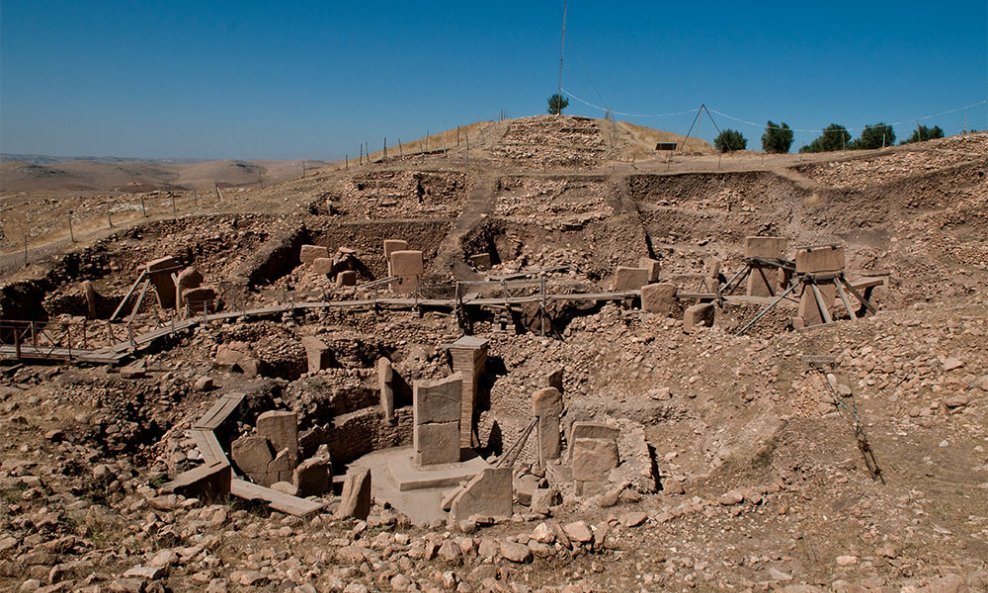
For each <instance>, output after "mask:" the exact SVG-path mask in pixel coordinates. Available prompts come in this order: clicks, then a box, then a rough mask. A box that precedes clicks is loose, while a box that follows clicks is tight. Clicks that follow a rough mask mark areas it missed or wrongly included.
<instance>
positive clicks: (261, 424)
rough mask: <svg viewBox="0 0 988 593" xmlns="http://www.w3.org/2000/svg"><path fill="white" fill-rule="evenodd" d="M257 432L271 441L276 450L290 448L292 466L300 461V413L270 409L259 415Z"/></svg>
mask: <svg viewBox="0 0 988 593" xmlns="http://www.w3.org/2000/svg"><path fill="white" fill-rule="evenodd" d="M257 434H258V435H260V436H262V437H264V438H266V439H267V440H268V441H270V443H271V446H272V447H273V448H274V450H275V451H278V452H280V451H282V450H284V449H287V450H288V456H289V457H290V458H291V460H292V467H294V466H295V464H296V463H298V414H296V413H295V412H291V411H288V410H269V411H267V412H264V413H263V414H261V415H260V416H258V417H257Z"/></svg>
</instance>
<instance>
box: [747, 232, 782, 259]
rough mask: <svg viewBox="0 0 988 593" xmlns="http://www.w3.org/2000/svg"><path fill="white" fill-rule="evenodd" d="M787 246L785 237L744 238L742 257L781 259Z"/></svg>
mask: <svg viewBox="0 0 988 593" xmlns="http://www.w3.org/2000/svg"><path fill="white" fill-rule="evenodd" d="M788 246H789V239H787V238H785V237H761V236H754V237H745V238H744V256H745V257H764V258H766V259H782V257H783V256H784V255H785V252H786V248H787V247H788Z"/></svg>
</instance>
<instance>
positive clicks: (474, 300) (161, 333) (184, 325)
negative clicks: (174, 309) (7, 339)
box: [0, 290, 641, 364]
mask: <svg viewBox="0 0 988 593" xmlns="http://www.w3.org/2000/svg"><path fill="white" fill-rule="evenodd" d="M639 297H641V291H640V290H626V291H616V292H593V293H569V294H543V295H539V294H534V295H522V296H514V295H506V296H503V297H478V296H466V297H464V298H462V299H460V300H459V301H458V300H457V299H419V298H414V297H385V298H373V299H353V300H345V301H303V302H297V303H282V304H278V305H269V306H266V307H258V308H254V309H245V310H241V311H223V312H220V313H210V314H206V315H199V316H197V317H190V318H188V319H182V320H176V321H173V322H170V323H167V324H165V325H162V326H161V327H157V328H155V329H152V330H150V331H148V332H145V333H143V334H139V335H135V336H133V338H132V339H126V340H121V341H119V342H117V343H116V344H112V345H110V346H105V347H102V348H96V349H82V348H63V347H59V346H57V345H56V346H55V347H50V346H49V347H41V346H38V347H35V346H28V345H25V344H20V345H11V344H3V345H0V358H13V359H19V360H60V361H67V362H80V363H90V364H117V363H119V362H120V361H121V360H123V359H124V358H126V357H128V356H130V355H131V354H133V353H134V352H135V351H136V350H138V349H140V348H142V347H145V346H148V345H150V344H151V343H152V342H154V341H155V340H159V339H161V338H165V337H168V336H170V335H173V334H176V333H178V332H180V331H183V330H187V329H191V328H193V327H195V326H197V325H199V324H202V323H207V324H208V323H210V322H213V321H227V320H230V319H237V318H239V317H266V316H270V315H278V314H284V313H294V312H297V311H305V310H312V309H361V308H394V309H419V308H424V309H450V310H452V309H455V308H456V307H457V306H463V307H504V306H506V305H507V306H510V305H521V304H526V303H539V302H545V301H592V302H605V301H623V300H626V299H632V298H639Z"/></svg>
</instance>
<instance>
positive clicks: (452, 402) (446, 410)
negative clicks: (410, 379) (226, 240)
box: [412, 373, 463, 425]
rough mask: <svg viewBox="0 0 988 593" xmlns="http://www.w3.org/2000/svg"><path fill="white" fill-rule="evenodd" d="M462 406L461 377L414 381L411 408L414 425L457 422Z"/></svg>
mask: <svg viewBox="0 0 988 593" xmlns="http://www.w3.org/2000/svg"><path fill="white" fill-rule="evenodd" d="M462 405H463V375H462V374H461V373H453V374H452V375H450V376H448V377H446V378H444V379H439V380H419V381H415V384H414V386H413V388H412V406H413V409H414V414H415V424H416V425H421V424H428V423H439V422H442V423H445V422H459V421H460V416H461V412H462Z"/></svg>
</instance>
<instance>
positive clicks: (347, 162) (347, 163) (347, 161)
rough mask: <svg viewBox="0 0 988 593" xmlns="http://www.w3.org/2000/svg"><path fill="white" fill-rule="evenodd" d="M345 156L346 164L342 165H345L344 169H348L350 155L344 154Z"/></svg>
mask: <svg viewBox="0 0 988 593" xmlns="http://www.w3.org/2000/svg"><path fill="white" fill-rule="evenodd" d="M345 158H346V161H345V163H346V164H345V165H344V167H345V170H347V171H349V170H350V155H346V157H345Z"/></svg>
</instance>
